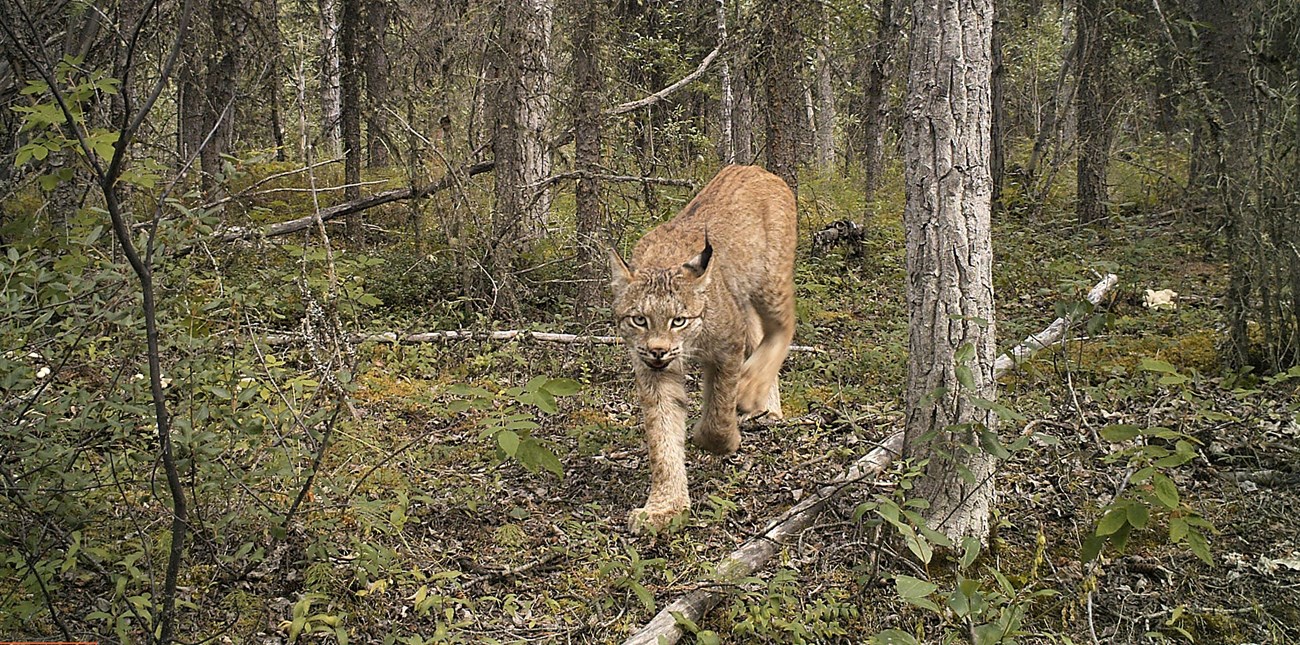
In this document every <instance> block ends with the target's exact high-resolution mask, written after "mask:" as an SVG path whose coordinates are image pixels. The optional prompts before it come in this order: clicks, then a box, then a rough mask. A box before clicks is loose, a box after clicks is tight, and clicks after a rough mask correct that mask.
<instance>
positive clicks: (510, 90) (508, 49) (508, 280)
mask: <svg viewBox="0 0 1300 645" xmlns="http://www.w3.org/2000/svg"><path fill="white" fill-rule="evenodd" d="M552 9H553V5H552V4H551V2H550V0H526V1H517V0H507V1H506V2H505V3H504V7H503V9H502V11H501V18H500V20H501V29H500V33H499V36H498V40H497V43H496V44H495V47H494V51H493V55H492V84H493V88H492V96H491V98H490V105H489V109H490V110H491V112H492V119H491V123H492V152H493V155H494V159H495V161H496V174H495V181H496V184H495V195H496V205H495V207H494V209H493V213H492V237H491V239H490V241H489V243H490V244H491V257H490V258H489V259H490V263H491V273H492V276H493V281H494V282H495V289H496V295H497V296H498V297H499V298H498V300H497V303H498V306H499V307H502V308H505V309H507V310H513V309H515V308H516V301H515V294H514V293H513V292H514V287H513V283H514V278H513V274H512V268H513V265H514V263H515V260H516V259H517V258H518V257H519V256H520V255H521V254H522V253H525V252H527V251H528V249H529V248H531V246H532V244H533V243H534V242H535V241H536V240H537V239H538V238H540V237H542V236H544V235H545V233H546V225H547V219H548V218H547V214H548V213H549V211H550V191H549V189H548V188H546V187H543V186H541V182H542V180H543V179H545V178H546V177H547V176H548V175H549V174H550V170H551V164H550V150H549V146H548V142H547V140H546V126H547V122H548V121H549V119H550V99H549V96H548V92H549V91H550V88H549V84H550V75H549V62H548V61H549V57H548V54H547V47H548V45H549V42H550V32H551V14H552Z"/></svg>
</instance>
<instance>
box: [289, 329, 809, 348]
mask: <svg viewBox="0 0 1300 645" xmlns="http://www.w3.org/2000/svg"><path fill="white" fill-rule="evenodd" d="M516 338H527V339H532V340H537V341H542V342H546V343H564V344H569V345H582V344H590V345H618V344H620V343H622V342H623V339H622V338H620V337H618V336H582V335H578V334H557V333H554V332H545V331H533V330H531V329H505V330H500V331H428V332H421V333H415V334H401V335H399V334H396V333H394V332H384V333H380V334H356V335H354V336H352V342H354V343H434V342H438V341H444V340H514V339H516ZM299 342H302V338H301V337H300V336H299V335H297V334H274V335H271V336H267V337H266V343H267V344H268V345H293V344H295V343H299ZM790 351H792V352H814V353H820V352H822V351H824V350H822V349H821V348H819V347H813V346H810V345H791V346H790Z"/></svg>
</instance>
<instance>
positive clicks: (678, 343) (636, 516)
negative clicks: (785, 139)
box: [609, 166, 796, 532]
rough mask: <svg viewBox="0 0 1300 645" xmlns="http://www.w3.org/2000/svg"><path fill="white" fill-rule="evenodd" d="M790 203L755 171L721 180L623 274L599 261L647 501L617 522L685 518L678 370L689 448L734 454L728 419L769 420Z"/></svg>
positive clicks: (785, 291) (790, 302) (789, 285)
mask: <svg viewBox="0 0 1300 645" xmlns="http://www.w3.org/2000/svg"><path fill="white" fill-rule="evenodd" d="M795 234H796V233H795V202H794V195H793V193H791V192H790V188H789V187H788V186H786V184H785V182H784V181H782V180H781V179H780V178H778V177H777V176H775V175H773V174H771V173H769V172H767V171H765V170H763V169H761V168H758V167H755V166H728V167H726V168H723V169H722V171H721V172H719V173H718V175H717V176H716V177H714V178H713V180H712V181H710V182H709V184H708V185H707V186H705V187H704V189H703V190H701V191H700V193H699V194H698V195H696V196H695V199H693V200H691V202H690V203H689V204H687V205H686V208H684V209H683V210H682V212H681V213H679V214H678V215H677V216H676V217H674V218H673V219H671V220H669V221H667V222H665V223H663V224H661V225H659V226H658V227H656V228H655V229H653V230H651V231H650V232H649V233H647V234H646V235H645V237H643V238H641V241H640V242H638V243H637V245H636V248H635V249H634V250H633V252H632V260H631V262H625V261H624V260H623V258H622V257H620V256H619V254H618V253H617V252H615V251H613V250H610V253H609V256H610V258H609V259H610V272H611V274H612V280H611V282H612V286H613V291H614V316H615V322H616V325H617V327H618V333H619V334H620V335H621V336H622V337H623V339H624V341H626V344H627V346H628V348H629V350H630V353H631V355H632V373H633V375H634V377H635V381H636V393H637V397H638V398H639V399H640V403H641V410H642V416H643V421H644V423H645V438H646V445H647V448H648V449H649V453H650V496H649V499H648V500H647V501H646V503H645V505H644V506H642V507H641V508H638V509H635V510H633V511H632V512H631V514H629V516H628V525H629V527H630V528H631V530H632V531H634V532H641V531H643V530H645V529H647V528H649V529H653V530H661V529H664V528H666V527H668V526H669V525H670V524H671V523H673V521H674V520H675V519H677V518H678V517H680V516H683V515H684V514H685V513H686V512H687V511H688V510H689V509H690V494H689V492H688V490H687V483H686V461H685V451H686V445H685V444H686V404H687V399H686V389H685V386H684V381H685V365H684V363H685V361H687V360H691V361H693V362H696V363H698V364H699V366H700V370H701V380H700V390H701V394H702V398H703V402H702V406H701V415H700V419H699V421H698V422H696V424H695V427H694V430H693V431H692V440H693V441H694V443H695V444H696V445H697V446H699V447H701V448H703V449H704V450H707V451H709V452H711V453H714V454H719V455H725V454H730V453H732V452H735V451H736V449H737V448H738V447H739V446H740V430H739V427H738V422H739V417H748V416H760V415H763V414H767V415H771V416H774V417H780V415H781V403H780V395H779V392H778V389H777V373H778V371H780V369H781V363H782V362H783V361H784V360H785V355H786V353H787V352H788V351H789V348H790V341H791V339H792V338H793V337H794V321H795V314H794V252H795Z"/></svg>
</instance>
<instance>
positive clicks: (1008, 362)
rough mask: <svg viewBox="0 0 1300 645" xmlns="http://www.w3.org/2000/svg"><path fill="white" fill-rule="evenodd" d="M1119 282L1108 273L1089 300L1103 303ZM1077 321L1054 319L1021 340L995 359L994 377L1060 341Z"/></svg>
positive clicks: (999, 376) (1068, 317)
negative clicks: (1035, 332) (1041, 329)
mask: <svg viewBox="0 0 1300 645" xmlns="http://www.w3.org/2000/svg"><path fill="white" fill-rule="evenodd" d="M1118 282H1119V277H1117V276H1116V275H1115V274H1114V273H1108V274H1106V277H1104V278H1102V279H1101V282H1098V283H1097V284H1096V285H1095V286H1093V288H1092V290H1091V291H1089V292H1088V302H1091V303H1092V304H1093V305H1094V306H1095V305H1099V304H1101V300H1102V298H1105V297H1106V293H1107V292H1109V291H1110V290H1111V288H1113V287H1114V286H1115V284H1116V283H1118ZM1076 322H1078V320H1076V319H1075V317H1072V316H1062V317H1060V318H1057V319H1056V320H1054V321H1052V324H1050V325H1048V326H1047V327H1046V328H1045V329H1043V331H1040V332H1038V333H1037V334H1030V335H1029V336H1027V337H1025V339H1024V340H1022V341H1020V344H1019V345H1016V346H1015V347H1013V348H1012V349H1011V351H1009V352H1007V353H1005V354H1003V355H1001V356H999V357H998V358H997V360H995V361H993V378H1001V377H1002V376H1004V375H1005V374H1006V373H1007V372H1010V371H1011V370H1012V369H1014V368H1015V366H1016V365H1019V364H1020V363H1023V362H1025V359H1028V358H1029V357H1030V356H1031V355H1032V354H1033V353H1034V352H1037V351H1038V350H1040V349H1043V348H1045V347H1050V346H1052V345H1055V344H1056V343H1058V342H1060V341H1061V339H1062V338H1064V337H1065V332H1066V330H1068V329H1069V328H1070V327H1071V326H1072V325H1074V324H1075V323H1076Z"/></svg>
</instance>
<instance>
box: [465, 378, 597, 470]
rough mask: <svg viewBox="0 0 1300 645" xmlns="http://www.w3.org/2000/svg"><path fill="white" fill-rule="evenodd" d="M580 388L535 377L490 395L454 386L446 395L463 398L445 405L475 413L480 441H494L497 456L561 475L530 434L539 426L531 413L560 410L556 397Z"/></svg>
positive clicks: (547, 451)
mask: <svg viewBox="0 0 1300 645" xmlns="http://www.w3.org/2000/svg"><path fill="white" fill-rule="evenodd" d="M581 389H582V385H581V384H580V383H578V382H577V381H575V380H573V379H567V378H557V379H553V378H547V377H545V376H538V377H535V378H533V379H531V380H529V381H528V382H527V383H525V384H524V385H521V386H516V387H511V388H507V389H505V390H503V391H501V392H492V391H491V390H487V389H484V388H481V387H473V386H469V385H454V386H452V387H450V388H448V390H447V391H448V393H450V394H454V395H457V396H461V397H464V398H463V399H461V400H458V401H453V402H452V403H451V404H450V405H448V406H447V409H448V410H449V411H451V412H463V411H476V412H478V413H480V415H479V416H478V417H477V418H476V419H475V424H476V425H477V426H478V427H479V430H480V433H479V436H480V437H481V438H484V439H487V438H491V439H493V440H494V441H495V442H496V444H497V448H498V450H499V451H500V454H501V455H502V456H504V457H507V458H510V459H514V460H516V461H518V462H519V464H520V465H521V466H523V467H524V468H526V469H528V471H529V472H532V473H537V472H540V471H542V470H545V471H547V472H550V473H552V474H554V475H555V476H556V477H563V476H564V467H563V465H561V464H560V460H559V458H558V457H556V456H555V453H554V452H553V451H552V450H551V449H550V448H548V447H547V446H546V445H545V444H544V443H542V441H541V440H540V439H538V438H537V437H534V436H533V434H532V433H533V431H534V430H536V429H537V428H540V427H541V426H540V425H539V424H538V423H537V420H536V415H535V414H534V412H533V410H536V411H537V412H541V413H543V414H554V413H556V412H557V411H559V408H558V407H557V405H556V400H555V399H556V397H561V396H569V395H572V394H577V393H578V391H580V390H581Z"/></svg>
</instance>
